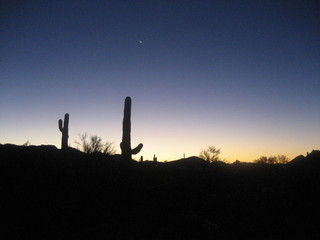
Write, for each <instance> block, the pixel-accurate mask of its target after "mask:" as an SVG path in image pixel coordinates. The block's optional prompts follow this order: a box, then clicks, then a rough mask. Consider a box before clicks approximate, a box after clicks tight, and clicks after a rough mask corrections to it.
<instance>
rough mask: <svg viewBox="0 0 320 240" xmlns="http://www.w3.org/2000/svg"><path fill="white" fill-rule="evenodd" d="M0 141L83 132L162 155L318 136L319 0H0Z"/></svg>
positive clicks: (272, 151) (225, 153)
mask: <svg viewBox="0 0 320 240" xmlns="http://www.w3.org/2000/svg"><path fill="white" fill-rule="evenodd" d="M0 9H1V21H0V24H1V25H0V29H1V35H0V36H1V38H0V40H1V44H0V48H1V55H0V56H1V57H0V143H2V144H4V143H13V144H18V145H20V144H23V143H25V142H26V141H27V140H29V142H30V143H31V144H33V145H41V144H53V145H56V146H57V147H60V141H61V133H60V131H59V129H58V119H59V118H63V116H64V114H65V113H69V114H70V123H69V136H70V138H69V143H70V145H71V146H73V147H75V146H76V145H75V143H74V141H75V140H76V139H78V134H79V133H83V132H87V133H89V134H95V135H98V136H101V137H102V138H103V140H108V141H110V142H114V143H115V146H116V148H117V149H118V153H120V148H119V144H120V141H121V137H122V118H123V105H124V99H125V97H126V96H131V98H132V116H131V122H132V133H131V141H132V147H135V146H136V145H137V144H139V143H140V142H141V143H143V144H144V148H143V149H142V151H141V152H140V153H139V154H138V155H136V158H137V159H138V158H140V156H141V155H143V156H144V159H152V157H153V154H156V156H157V157H158V159H159V160H160V161H164V160H175V159H179V158H181V157H183V154H184V153H185V154H186V156H192V155H198V154H199V152H200V150H201V149H202V148H205V147H207V146H209V145H214V146H216V147H218V148H221V158H222V159H226V160H228V161H229V162H233V161H235V160H240V161H252V160H254V159H257V158H258V157H260V156H262V155H266V156H270V155H277V154H284V155H287V156H288V157H289V158H293V157H295V156H297V155H299V154H306V152H310V151H311V150H312V149H319V148H320V110H319V109H320V108H319V106H320V1H316V0H310V1H299V0H290V1H289V0H287V1H285V0H275V1H272V0H270V1H267V0H252V1H250V0H242V1H240V0H239V1H235V0H233V1H231V0H211V1H206V0H194V1H188V0H181V1H179V0H176V1H174V0H170V1H166V0H158V1H152V0H150V1H147V0H145V1H139V0H127V1H121V0H116V1H95V0H90V1H89V0H88V1H84V0H77V1H68V0H64V1H45V0H42V1H41V0H39V1H36V0H34V1H18V0H16V1H15V0H13V1H1V8H0Z"/></svg>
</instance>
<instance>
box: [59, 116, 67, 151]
mask: <svg viewBox="0 0 320 240" xmlns="http://www.w3.org/2000/svg"><path fill="white" fill-rule="evenodd" d="M58 123H59V130H60V132H61V133H62V139H61V149H67V148H68V138H69V135H68V132H69V126H68V125H69V114H68V113H66V114H65V115H64V124H63V126H62V120H61V119H59V122H58Z"/></svg>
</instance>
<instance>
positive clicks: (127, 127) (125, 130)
mask: <svg viewBox="0 0 320 240" xmlns="http://www.w3.org/2000/svg"><path fill="white" fill-rule="evenodd" d="M142 147H143V144H142V143H140V144H139V145H138V146H137V147H136V148H134V149H132V148H131V98H130V97H126V99H125V102H124V112H123V122H122V142H121V143H120V148H121V155H122V157H123V158H124V159H131V155H132V154H137V153H139V152H140V150H141V149H142Z"/></svg>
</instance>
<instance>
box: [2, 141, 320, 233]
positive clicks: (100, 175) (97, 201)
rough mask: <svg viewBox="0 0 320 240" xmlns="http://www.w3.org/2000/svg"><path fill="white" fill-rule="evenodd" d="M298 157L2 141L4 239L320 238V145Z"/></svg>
mask: <svg viewBox="0 0 320 240" xmlns="http://www.w3.org/2000/svg"><path fill="white" fill-rule="evenodd" d="M294 160H295V161H294V162H292V163H289V164H275V165H268V164H257V163H234V164H226V163H213V164H209V163H207V162H205V161H204V160H203V159H200V158H198V157H195V156H194V157H190V158H186V159H179V160H176V161H172V162H168V163H159V162H158V163H153V162H150V163H148V162H141V163H140V162H135V161H132V162H128V161H122V160H121V156H120V155H115V156H110V155H106V154H101V153H96V154H90V155H88V154H85V153H83V152H80V151H79V150H76V149H72V148H70V149H68V151H62V150H60V149H57V148H56V147H55V146H52V145H42V146H17V145H12V144H11V145H10V144H5V145H2V144H0V183H1V185H0V186H1V199H0V201H1V202H0V203H1V204H0V206H1V213H2V214H1V219H0V220H3V221H2V222H4V224H3V225H2V226H1V232H0V237H1V238H2V239H27V238H28V239H30V238H31V239H38V238H39V239H40V238H41V239H75V238H76V239H106V238H109V239H235V238H236V239H262V238H263V239H293V238H295V239H306V238H307V239H317V238H318V237H319V236H320V233H319V229H318V226H319V224H320V222H319V219H318V216H319V214H320V211H319V207H318V203H319V201H320V198H319V196H318V195H319V194H317V192H318V189H319V187H320V177H319V170H320V166H319V162H320V155H319V151H312V152H311V153H310V154H308V155H307V156H303V157H298V158H297V159H294Z"/></svg>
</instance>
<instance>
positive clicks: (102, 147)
mask: <svg viewBox="0 0 320 240" xmlns="http://www.w3.org/2000/svg"><path fill="white" fill-rule="evenodd" d="M79 138H80V139H79V141H75V143H76V144H77V145H78V146H79V147H80V149H81V150H82V151H83V152H85V153H88V154H91V153H94V152H100V153H105V154H109V155H113V154H116V150H115V148H114V146H113V143H110V142H108V141H107V142H103V140H102V138H101V137H99V136H97V135H91V136H90V137H88V134H87V133H83V134H80V135H79Z"/></svg>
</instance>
